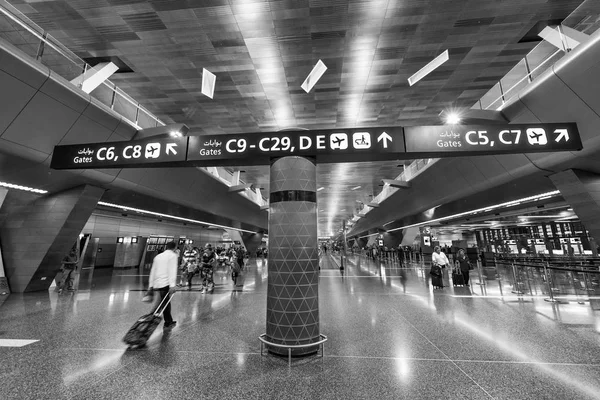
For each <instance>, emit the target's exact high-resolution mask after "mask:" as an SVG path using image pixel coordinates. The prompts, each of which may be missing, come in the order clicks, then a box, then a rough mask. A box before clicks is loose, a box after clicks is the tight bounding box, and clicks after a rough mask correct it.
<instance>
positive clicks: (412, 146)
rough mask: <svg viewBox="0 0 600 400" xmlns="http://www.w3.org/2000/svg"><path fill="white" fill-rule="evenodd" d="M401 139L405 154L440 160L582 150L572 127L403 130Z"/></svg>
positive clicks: (475, 127)
mask: <svg viewBox="0 0 600 400" xmlns="http://www.w3.org/2000/svg"><path fill="white" fill-rule="evenodd" d="M404 138H405V141H406V152H407V153H428V154H429V153H438V154H439V155H434V157H443V156H444V153H461V154H460V155H471V154H472V155H483V154H506V153H538V152H552V151H565V150H581V147H582V145H581V139H580V137H579V131H578V130H577V125H576V124H574V123H564V124H526V125H511V124H505V125H485V126H483V125H469V126H461V125H445V126H414V127H406V128H404ZM449 155H451V154H449ZM455 155H459V154H455Z"/></svg>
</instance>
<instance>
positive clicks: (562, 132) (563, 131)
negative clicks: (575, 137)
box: [554, 129, 569, 143]
mask: <svg viewBox="0 0 600 400" xmlns="http://www.w3.org/2000/svg"><path fill="white" fill-rule="evenodd" d="M554 133H558V134H559V135H558V136H557V137H556V139H555V140H554V141H555V142H556V143H558V142H560V140H561V139H565V142H568V141H569V131H568V130H566V129H557V130H555V131H554Z"/></svg>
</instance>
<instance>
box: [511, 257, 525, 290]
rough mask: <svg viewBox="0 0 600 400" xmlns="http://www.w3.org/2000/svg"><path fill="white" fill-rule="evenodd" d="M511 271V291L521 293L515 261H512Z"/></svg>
mask: <svg viewBox="0 0 600 400" xmlns="http://www.w3.org/2000/svg"><path fill="white" fill-rule="evenodd" d="M512 273H513V290H512V292H511V293H514V294H523V292H522V291H521V289H520V288H519V283H518V282H517V271H516V267H515V263H514V262H512Z"/></svg>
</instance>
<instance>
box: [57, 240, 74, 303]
mask: <svg viewBox="0 0 600 400" xmlns="http://www.w3.org/2000/svg"><path fill="white" fill-rule="evenodd" d="M78 262H79V260H77V251H76V250H75V249H71V251H70V252H69V255H67V256H65V258H63V260H62V267H61V271H62V278H61V280H60V284H59V285H58V293H62V291H63V290H64V289H65V286H66V287H67V290H74V288H73V272H74V271H75V268H77V263H78Z"/></svg>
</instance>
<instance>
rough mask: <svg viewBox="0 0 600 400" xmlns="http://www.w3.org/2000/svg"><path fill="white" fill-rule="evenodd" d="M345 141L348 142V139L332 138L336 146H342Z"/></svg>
mask: <svg viewBox="0 0 600 400" xmlns="http://www.w3.org/2000/svg"><path fill="white" fill-rule="evenodd" d="M344 140H346V138H332V139H331V141H332V142H333V143H335V144H336V145H340V144H342V143H344Z"/></svg>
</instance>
